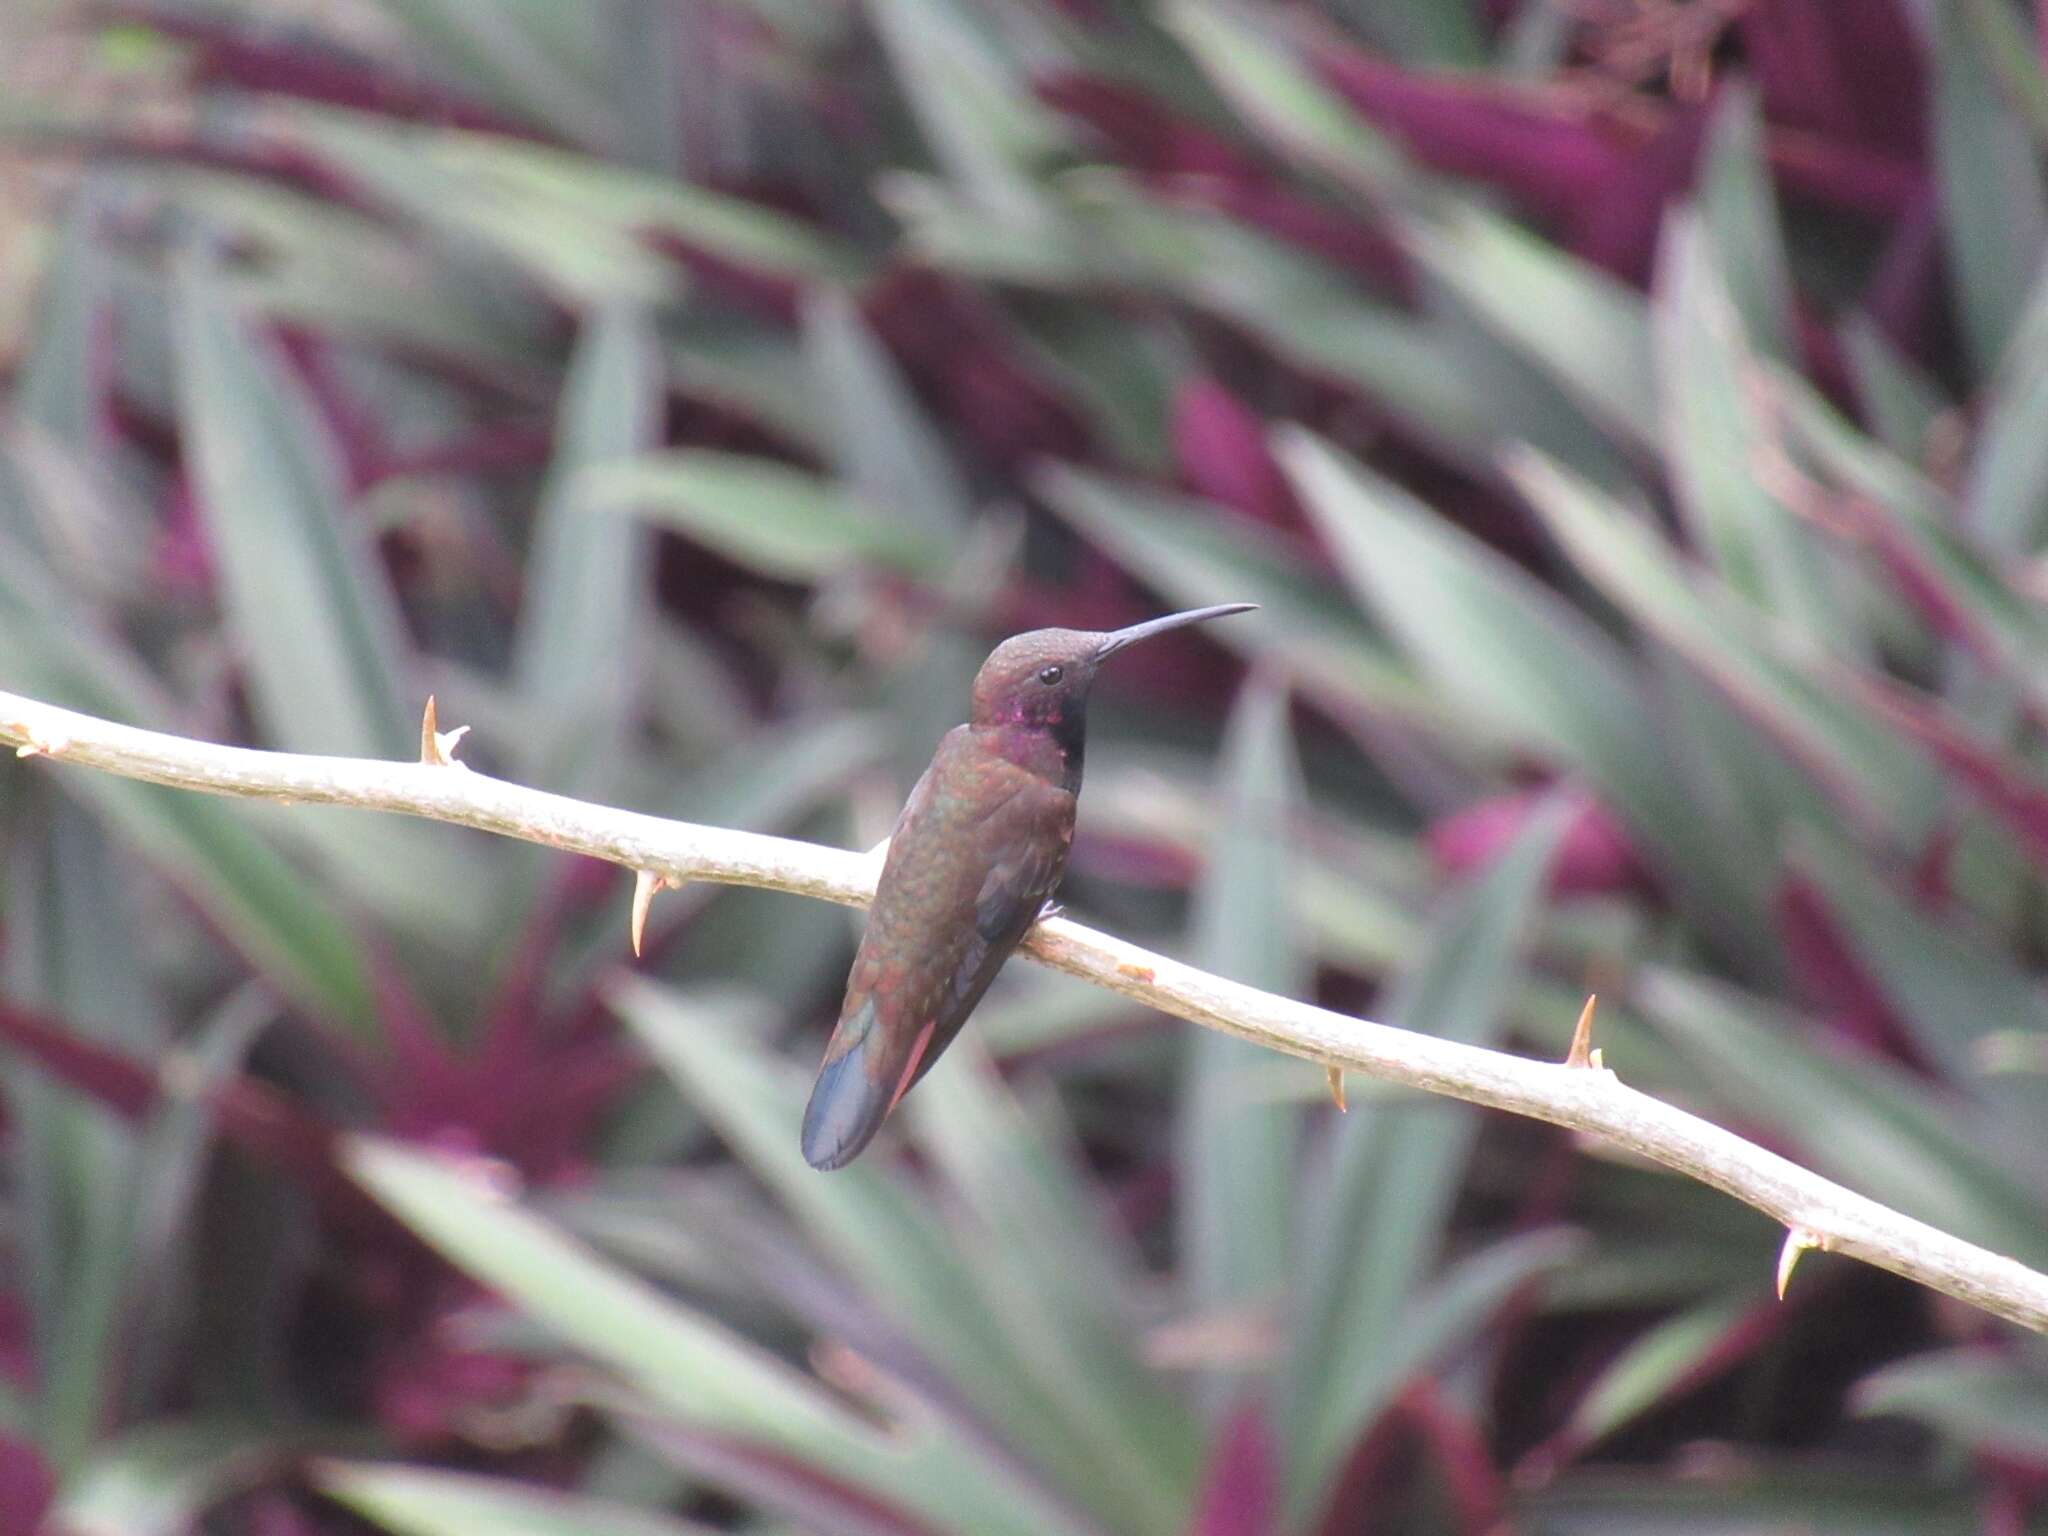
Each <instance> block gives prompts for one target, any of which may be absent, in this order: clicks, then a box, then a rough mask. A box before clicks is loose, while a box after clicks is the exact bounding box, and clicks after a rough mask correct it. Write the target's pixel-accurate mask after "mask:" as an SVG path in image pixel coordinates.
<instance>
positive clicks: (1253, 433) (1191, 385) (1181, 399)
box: [1170, 377, 1308, 533]
mask: <svg viewBox="0 0 2048 1536" xmlns="http://www.w3.org/2000/svg"><path fill="white" fill-rule="evenodd" d="M1170 430H1171V433H1172V437H1173V454H1174V459H1175V462H1176V464H1177V466H1178V468H1179V470H1180V475H1181V479H1182V481H1183V482H1184V483H1185V484H1186V486H1187V488H1188V489H1189V490H1191V491H1193V492H1194V493H1195V494H1196V495H1198V496H1206V497H1207V498H1208V499H1209V500H1211V501H1215V502H1220V503H1222V504H1223V505H1224V506H1226V507H1229V508H1231V509H1232V510H1233V511H1236V512H1242V513H1243V514H1244V515H1245V516H1246V517H1249V518H1251V519H1253V520H1254V521H1255V522H1260V523H1270V524H1273V525H1275V526H1278V527H1283V528H1291V529H1294V530H1296V531H1298V532H1302V533H1306V532H1307V530H1308V523H1307V520H1306V519H1305V518H1304V517H1303V516H1302V511H1301V506H1300V503H1298V502H1297V501H1296V500H1295V499H1294V492H1293V491H1292V490H1291V489H1290V488H1289V486H1288V484H1287V477H1286V476H1285V475H1283V474H1282V473H1281V472H1280V465H1279V463H1278V462H1277V461H1276V460H1275V459H1274V457H1273V453H1272V450H1271V449H1270V448H1269V447H1268V446H1267V443H1266V424H1265V422H1264V421H1262V420H1261V419H1260V418H1259V417H1258V416H1257V415H1255V414H1254V413H1253V412H1252V411H1251V410H1250V409H1249V408H1248V407H1247V406H1246V405H1245V404H1244V403H1243V402H1242V401H1240V400H1239V399H1238V398H1237V397H1236V396H1235V395H1233V394H1231V392H1230V391H1229V390H1228V389H1226V388H1225V387H1224V386H1223V385H1222V384H1221V383H1219V382H1217V381H1216V380H1215V379H1212V378H1207V377H1197V378H1192V379H1190V380H1188V381H1187V383H1185V384H1183V385H1182V386H1181V387H1180V390H1179V391H1178V392H1177V393H1176V394H1175V395H1174V397H1173V415H1172V420H1171V425H1170Z"/></svg>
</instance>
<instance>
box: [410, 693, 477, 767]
mask: <svg viewBox="0 0 2048 1536" xmlns="http://www.w3.org/2000/svg"><path fill="white" fill-rule="evenodd" d="M468 734H469V727H468V726H466V725H458V726H457V727H455V729H454V730H452V731H444V730H442V729H441V721H440V717H439V715H438V713H437V712H436V709H435V705H434V696H433V695H432V694H431V693H430V694H428V695H427V707H426V709H425V710H424V711H422V712H421V714H420V761H421V762H423V763H425V764H426V765H427V766H428V767H430V768H460V767H461V766H462V764H460V763H458V762H456V761H455V744H456V743H457V742H459V741H461V740H462V738H463V737H465V736H467V735H468Z"/></svg>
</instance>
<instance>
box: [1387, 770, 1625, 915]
mask: <svg viewBox="0 0 2048 1536" xmlns="http://www.w3.org/2000/svg"><path fill="white" fill-rule="evenodd" d="M1554 793H1555V791H1552V790H1549V789H1530V790H1520V791H1517V792H1515V793H1513V794H1506V795H1496V796H1493V797H1492V798H1490V799H1486V800H1481V801H1479V802H1478V803H1477V804H1474V805H1470V806H1467V807H1466V808H1465V809H1464V810H1462V811H1458V812H1455V813H1453V814H1452V815H1449V816H1446V817H1443V818H1441V819H1439V820H1438V821H1436V822H1434V823H1432V824H1431V826H1430V828H1429V833H1428V844H1429V851H1430V854H1431V856H1432V857H1433V858H1434V859H1435V861H1436V865H1437V868H1439V869H1440V870H1442V871H1443V872H1444V873H1445V874H1447V875H1454V876H1459V877H1469V876H1471V875H1475V874H1477V873H1479V872H1480V871H1482V870H1485V869H1488V868H1490V867H1491V866H1492V864H1493V862H1494V860H1495V859H1497V858H1499V857H1500V855H1501V854H1503V853H1505V852H1506V851H1507V849H1508V847H1509V845H1510V844H1512V843H1513V842H1514V841H1515V839H1516V838H1518V837H1520V836H1521V835H1522V832H1523V831H1524V829H1526V828H1527V826H1528V824H1529V822H1530V820H1531V819H1532V818H1533V817H1535V816H1536V815H1537V814H1538V813H1539V812H1540V811H1541V810H1542V809H1543V807H1544V806H1545V804H1547V803H1548V802H1549V800H1550V798H1551V797H1552V795H1553V794H1554ZM1572 798H1573V802H1574V803H1573V811H1572V819H1571V823H1570V825H1569V826H1568V827H1566V829H1565V834H1564V842H1563V843H1562V845H1561V846H1560V847H1559V849H1558V852H1557V857H1556V859H1555V861H1554V862H1553V863H1552V865H1551V874H1550V888H1551V893H1552V894H1553V895H1556V896H1590V895H1613V894H1618V893H1623V892H1629V891H1638V892H1639V891H1643V890H1646V889H1648V888H1649V886H1650V884H1651V880H1650V874H1649V871H1648V869H1647V867H1646V866H1645V865H1644V863H1643V861H1642V858H1641V856H1640V855H1639V854H1638V853H1637V851H1636V847H1635V844H1634V843H1633V842H1632V841H1631V840H1630V838H1629V835H1628V832H1627V829H1626V828H1625V827H1623V826H1622V824H1621V822H1620V821H1619V820H1618V819H1617V818H1616V817H1615V816H1614V814H1613V813H1612V812H1611V811H1609V810H1608V809H1607V808H1606V807H1605V806H1604V805H1602V804H1601V803H1600V802H1599V801H1598V800H1596V799H1594V798H1593V797H1592V796H1591V795H1589V794H1586V793H1584V792H1583V791H1574V792H1573V795H1572Z"/></svg>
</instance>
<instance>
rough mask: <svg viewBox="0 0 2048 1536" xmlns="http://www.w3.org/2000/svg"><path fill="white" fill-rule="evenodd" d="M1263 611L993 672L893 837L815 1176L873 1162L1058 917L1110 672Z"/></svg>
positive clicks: (1124, 635) (834, 1044)
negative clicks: (1005, 977) (1160, 646)
mask: <svg viewBox="0 0 2048 1536" xmlns="http://www.w3.org/2000/svg"><path fill="white" fill-rule="evenodd" d="M1257 606H1258V605H1257V604H1256V603H1225V604H1222V605H1220V606H1218V607H1214V608H1193V609H1190V610H1188V611H1187V612H1186V613H1171V614H1168V615H1166V617H1164V618H1159V619H1151V620H1148V621H1147V622H1145V623H1143V624H1133V625H1131V626H1130V627H1129V628H1127V629H1113V630H1109V631H1107V632H1098V631H1093V630H1085V629H1034V630H1032V631H1030V632H1029V633H1028V634H1022V635H1013V636H1011V637H1010V638H1009V639H1008V640H1005V641H1004V642H1003V643H1002V644H1001V645H999V646H997V647H996V648H995V650H994V651H993V652H991V653H990V655H989V658H988V660H987V661H985V662H983V663H982V665H981V670H980V671H979V672H978V673H976V674H975V678H974V691H973V701H972V711H971V714H970V716H969V719H968V723H967V724H965V725H959V726H955V727H954V728H953V729H952V730H950V731H948V732H947V733H946V734H945V736H944V737H943V738H942V739H941V740H940V742H939V748H938V751H937V752H936V753H934V754H933V756H932V761H931V766H930V767H928V768H926V769H925V771H924V775H923V777H921V778H920V779H919V780H918V781H917V785H916V787H915V788H914V789H912V790H911V792H910V798H909V800H907V801H906V802H905V803H904V806H903V810H902V813H901V814H900V815H898V817H897V818H896V830H895V831H894V832H893V833H891V834H890V838H889V852H888V854H887V856H886V858H885V859H884V860H883V864H882V875H881V879H880V881H879V882H878V883H877V884H876V887H875V900H874V904H873V905H872V906H871V907H870V908H869V909H868V925H867V931H866V933H865V934H863V935H862V937H861V941H860V949H859V951H858V952H857V953H856V954H855V956H854V960H853V972H852V974H851V975H850V976H849V977H848V978H847V984H846V1001H845V1002H844V1003H843V1004H842V1005H841V1006H840V1010H839V1022H838V1024H837V1025H836V1026H834V1028H833V1030H832V1038H831V1040H830V1041H829V1042H828V1043H827V1044H826V1047H825V1060H824V1062H823V1064H822V1065H820V1066H819V1068H818V1078H817V1081H816V1082H815V1083H814V1084H812V1086H811V1100H810V1103H809V1104H808V1105H807V1106H806V1107H805V1109H804V1129H803V1152H804V1160H805V1161H806V1162H808V1163H809V1164H810V1165H811V1166H812V1167H813V1168H818V1169H832V1168H843V1167H845V1166H846V1165H847V1164H848V1163H850V1162H852V1161H853V1160H854V1158H856V1157H858V1156H859V1155H860V1152H861V1149H862V1148H864V1147H865V1146H867V1144H868V1143H869V1142H870V1141H871V1140H873V1139H874V1135H875V1132H876V1131H877V1130H879V1129H880V1128H881V1125H882V1122H883V1121H884V1120H885V1119H887V1118H888V1116H889V1112H890V1111H891V1110H892V1109H894V1108H895V1107H896V1103H897V1101H898V1100H899V1099H901V1098H902V1097H903V1095H904V1094H906V1093H908V1092H909V1091H910V1089H911V1086H912V1085H913V1084H914V1083H916V1082H917V1080H918V1079H919V1078H921V1077H923V1076H924V1074H925V1073H926V1072H929V1071H930V1070H931V1066H932V1063H933V1062H935V1061H937V1060H938V1059H939V1056H940V1054H941V1053H942V1052H943V1051H944V1050H945V1049H946V1047H947V1046H949V1045H951V1044H952V1043H953V1040H954V1038H955V1037H956V1036H957V1035H958V1034H959V1033H960V1026H961V1025H963V1024H965V1023H966V1022H967V1016H968V1014H970V1013H972V1012H973V1011H974V1005H975V1004H976V1003H978V1002H980V1001H981V995H982V994H983V993H984V992H986V991H987V990H988V987H989V983H990V982H992V981H994V980H995V975H996V972H997V971H999V970H1000V969H1002V964H1003V962H1004V961H1005V960H1007V959H1008V958H1009V957H1010V953H1011V951H1012V950H1014V949H1016V947H1017V946H1018V945H1019V944H1020V943H1022V942H1023V940H1024V935H1025V934H1026V933H1028V932H1030V930H1031V925H1032V924H1033V923H1035V922H1037V921H1038V919H1039V918H1040V917H1041V916H1042V915H1045V914H1046V913H1047V911H1048V910H1055V911H1056V910H1057V909H1056V908H1051V906H1050V903H1051V899H1052V894H1053V891H1054V890H1055V889H1056V888H1057V887H1058V885H1059V883H1060V876H1061V874H1062V873H1063V872H1064V871H1065V870H1066V867H1067V851H1068V850H1069V849H1070V848H1071V847H1073V843H1074V806H1075V802H1076V801H1077V799H1078V798H1079V796H1080V793H1081V758H1082V746H1083V742H1084V738H1085V737H1086V734H1087V727H1088V690H1089V688H1090V686H1091V685H1092V684H1093V683H1094V681H1095V672H1096V669H1097V668H1098V667H1100V666H1101V665H1102V664H1103V663H1104V662H1105V661H1107V660H1109V658H1110V657H1112V656H1114V655H1115V654H1116V653H1117V652H1118V651H1121V650H1123V649H1124V648H1125V647H1126V646H1131V645H1135V644H1137V643H1138V642H1139V641H1140V640H1149V639H1151V638H1152V637H1153V636H1154V635H1163V634H1166V633H1168V632H1169V631H1171V630H1176V629H1181V628H1184V627H1185V626H1187V625H1189V624H1200V623H1204V622H1206V621H1207V620H1209V619H1220V618H1222V617H1224V616H1225V615H1226V614H1232V613H1244V612H1246V611H1247V610H1249V609H1252V608H1255V607H1257Z"/></svg>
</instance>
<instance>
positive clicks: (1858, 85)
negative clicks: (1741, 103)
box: [1738, 0, 1927, 160]
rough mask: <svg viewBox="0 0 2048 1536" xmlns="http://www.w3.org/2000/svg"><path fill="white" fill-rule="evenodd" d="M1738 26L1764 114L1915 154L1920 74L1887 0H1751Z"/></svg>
mask: <svg viewBox="0 0 2048 1536" xmlns="http://www.w3.org/2000/svg"><path fill="white" fill-rule="evenodd" d="M1738 25H1739V26H1740V27H1741V29H1742V44H1743V50H1744V52H1745V53H1746V54H1747V56H1748V59H1749V65H1750V68H1751V69H1752V70H1753V71H1754V72H1755V73H1756V76H1757V80H1758V82H1759V83H1760V85H1761V86H1762V88H1763V97H1764V108H1765V111H1766V112H1767V113H1768V115H1769V116H1770V117H1771V119H1772V120H1773V121H1775V122H1780V123H1786V124H1796V125H1799V126H1802V127H1809V128H1813V129H1816V130H1818V131H1819V132H1821V133H1823V134H1826V135H1828V136H1829V137H1831V138H1834V139H1838V140H1842V141H1845V142H1848V143H1855V144H1862V145H1867V146H1870V147H1872V148H1875V149H1880V150H1883V151H1886V152H1888V153H1890V154H1894V155H1898V156H1901V157H1903V158H1906V159H1909V160H1918V159H1919V158H1920V156H1921V154H1922V152H1923V149H1924V142H1923V139H1924V129H1925V124H1926V121H1927V113H1926V98H1927V76H1926V71H1925V70H1924V68H1922V63H1921V50H1920V45H1919V40H1918V38H1917V37H1916V36H1915V35H1914V33H1913V29H1912V28H1911V27H1910V26H1909V25H1908V24H1907V22H1906V18H1905V17H1904V16H1903V15H1902V14H1901V13H1900V10H1899V7H1898V6H1897V5H1896V4H1895V3H1894V0H1757V3H1755V4H1753V5H1750V6H1749V7H1748V8H1747V9H1745V10H1744V11H1743V13H1742V17H1741V20H1740V22H1739V23H1738Z"/></svg>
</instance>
